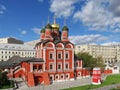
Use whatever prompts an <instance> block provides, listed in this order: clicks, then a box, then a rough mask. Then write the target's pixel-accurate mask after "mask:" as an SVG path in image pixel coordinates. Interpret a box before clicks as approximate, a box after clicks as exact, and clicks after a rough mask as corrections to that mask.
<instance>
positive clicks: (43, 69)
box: [43, 63, 45, 71]
mask: <svg viewBox="0 0 120 90" xmlns="http://www.w3.org/2000/svg"><path fill="white" fill-rule="evenodd" d="M43 71H45V63H43Z"/></svg>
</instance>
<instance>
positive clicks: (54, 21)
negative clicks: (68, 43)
mask: <svg viewBox="0 0 120 90" xmlns="http://www.w3.org/2000/svg"><path fill="white" fill-rule="evenodd" d="M54 24H56V16H54Z"/></svg>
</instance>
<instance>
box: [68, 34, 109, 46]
mask: <svg viewBox="0 0 120 90" xmlns="http://www.w3.org/2000/svg"><path fill="white" fill-rule="evenodd" d="M69 38H70V41H71V42H72V43H74V44H88V43H97V42H103V41H106V40H107V39H108V37H105V36H102V35H100V34H96V35H83V36H70V37H69Z"/></svg>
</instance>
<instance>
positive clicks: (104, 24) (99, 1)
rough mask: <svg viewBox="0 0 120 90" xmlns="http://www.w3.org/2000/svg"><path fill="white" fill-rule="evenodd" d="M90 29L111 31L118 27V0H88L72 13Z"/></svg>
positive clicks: (119, 21)
mask: <svg viewBox="0 0 120 90" xmlns="http://www.w3.org/2000/svg"><path fill="white" fill-rule="evenodd" d="M74 19H76V20H80V21H82V22H83V24H84V25H85V26H88V27H89V29H90V30H98V31H105V30H109V31H113V30H116V27H117V28H120V0H88V1H87V2H86V4H85V5H84V6H83V7H82V9H81V10H79V11H78V12H76V13H75V14H74Z"/></svg>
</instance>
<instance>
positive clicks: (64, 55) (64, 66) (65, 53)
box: [63, 49, 66, 70]
mask: <svg viewBox="0 0 120 90" xmlns="http://www.w3.org/2000/svg"><path fill="white" fill-rule="evenodd" d="M63 53H64V59H63V60H64V63H63V65H64V70H66V68H65V58H66V57H65V54H66V53H65V49H64V50H63Z"/></svg>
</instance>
